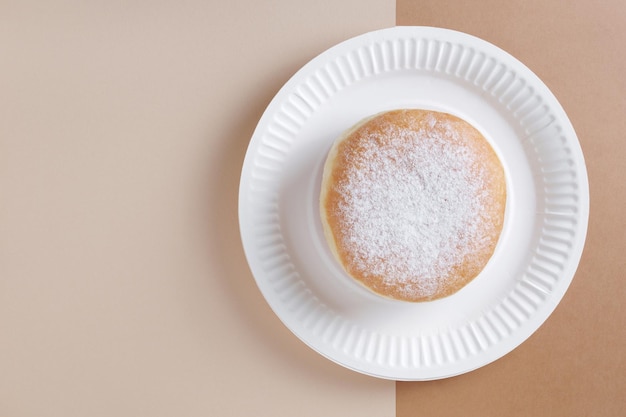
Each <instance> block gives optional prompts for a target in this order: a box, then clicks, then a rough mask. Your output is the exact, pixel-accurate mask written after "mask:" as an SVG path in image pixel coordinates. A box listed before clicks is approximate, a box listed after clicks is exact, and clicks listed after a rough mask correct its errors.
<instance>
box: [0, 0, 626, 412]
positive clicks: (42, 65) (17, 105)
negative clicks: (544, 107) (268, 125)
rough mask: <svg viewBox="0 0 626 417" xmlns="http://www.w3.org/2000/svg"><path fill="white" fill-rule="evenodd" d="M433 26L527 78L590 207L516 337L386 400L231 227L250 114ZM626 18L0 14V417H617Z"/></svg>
mask: <svg viewBox="0 0 626 417" xmlns="http://www.w3.org/2000/svg"><path fill="white" fill-rule="evenodd" d="M394 25H426V26H440V27H446V28H451V29H456V30H460V31H464V32H467V33H470V34H472V35H475V36H478V37H481V38H483V39H485V40H487V41H489V42H492V43H494V44H496V45H497V46H499V47H501V48H503V49H505V50H507V51H508V52H510V53H511V54H512V55H514V56H515V57H517V58H518V59H519V60H521V61H522V62H524V63H525V64H526V65H527V66H528V67H530V68H531V69H532V70H533V71H534V72H535V73H536V74H537V75H538V76H539V77H540V78H541V79H542V80H543V81H544V82H545V83H546V84H547V85H548V87H549V88H550V89H551V90H552V92H553V93H554V94H555V95H556V96H557V98H558V99H559V101H560V102H561V104H562V105H563V107H564V108H565V111H566V112H567V113H568V115H569V117H570V119H571V121H572V123H573V125H574V128H575V129H576V131H577V133H578V136H579V139H580V141H581V144H582V147H583V152H584V153H585V157H586V161H587V168H588V173H589V181H590V190H591V217H590V223H589V233H588V238H587V245H586V248H585V251H584V253H583V257H582V261H581V264H580V267H579V270H578V273H577V274H576V276H575V278H574V281H573V283H572V285H571V287H570V290H569V291H568V293H567V294H566V296H565V298H564V299H563V301H562V302H561V304H560V305H559V307H558V308H557V309H556V311H555V313H554V314H553V315H552V316H551V317H550V319H548V321H547V322H546V323H545V324H544V325H543V326H542V327H541V328H540V329H539V331H537V332H536V333H535V334H534V335H533V336H532V337H531V338H530V339H529V340H528V341H526V342H525V343H524V344H522V345H521V346H520V347H519V348H517V349H516V350H514V351H513V352H512V353H510V354H509V355H507V356H505V357H504V358H503V359H500V360H498V361H496V362H494V363H493V364H490V365H488V366H486V367H484V368H481V369H479V370H477V371H474V372H472V373H469V374H466V375H462V376H459V377H455V378H451V379H446V380H441V381H433V382H421V383H417V382H416V383H407V382H404V383H395V382H393V381H385V380H377V379H374V378H371V377H367V376H363V375H360V374H357V373H354V372H351V371H348V370H346V369H344V368H342V367H340V366H338V365H335V364H333V363H331V362H330V361H328V360H326V359H324V358H322V357H321V356H319V355H318V354H316V353H315V352H313V351H312V350H310V349H309V348H308V347H306V346H305V345H304V344H303V343H301V342H300V341H299V340H298V339H296V337H295V336H293V335H292V334H291V333H290V332H289V331H288V330H287V329H286V328H285V327H284V326H283V325H282V324H281V323H280V321H279V320H278V318H277V317H276V316H275V315H274V314H273V313H272V312H271V310H270V309H269V307H268V306H267V304H266V303H265V301H264V300H263V298H262V296H261V294H260V292H259V291H258V289H257V288H256V285H255V283H254V280H253V278H252V276H251V274H250V271H249V269H248V267H247V264H246V261H245V258H244V254H243V250H242V247H241V242H240V239H239V229H238V223H237V193H238V181H239V173H240V169H241V164H242V162H243V158H244V154H245V150H246V146H247V144H248V141H249V140H250V136H251V135H252V132H253V130H254V127H255V124H256V122H257V121H258V119H259V118H260V116H261V114H262V113H263V110H264V108H265V106H266V105H267V104H268V103H269V101H270V100H271V98H272V97H273V95H274V94H275V93H276V92H277V91H278V89H279V88H280V87H281V85H282V84H283V83H284V82H285V81H286V80H287V79H288V78H289V77H290V76H291V75H292V74H293V73H294V72H295V71H297V70H298V69H299V68H300V67H301V66H302V65H304V64H305V63H306V62H307V61H308V60H309V59H311V58H313V57H314V56H315V55H317V54H319V53H320V52H322V51H324V50H325V49H327V48H328V47H330V46H332V45H334V44H336V43H338V42H340V41H343V40H345V39H348V38H350V37H352V36H355V35H358V34H361V33H363V32H367V31H370V30H375V29H380V28H385V27H391V26H394ZM625 27H626V7H625V6H624V5H623V4H622V2H621V1H618V0H607V1H603V2H591V1H575V2H565V1H558V0H547V1H538V0H524V1H523V0H515V1H510V2H501V1H495V0H482V1H475V2H466V1H460V0H438V1H433V0H412V1H410V0H397V1H394V0H361V1H356V0H332V1H331V0H320V1H303V0H299V1H288V0H268V1H252V0H234V1H222V2H217V1H197V0H196V1H176V2H174V1H132V0H131V1H128V2H119V1H114V2H79V1H61V0H59V1H49V2H46V1H23V2H11V1H0V416H2V417H31V416H63V417H72V416H81V417H82V416H90V417H98V416H120V417H122V416H152V417H156V416H190V417H194V416H218V415H226V416H244V415H260V416H273V417H280V416H295V415H297V416H351V415H358V416H361V417H369V416H372V417H374V416H376V417H383V416H398V417H408V416H504V415H505V416H620V415H623V413H624V412H625V411H624V410H625V409H626V400H625V398H626V396H625V395H624V393H625V392H626V353H625V348H626V309H625V308H624V307H623V305H624V302H625V301H626V290H625V288H626V287H625V286H624V284H623V278H624V277H625V276H626V260H625V259H626V257H625V256H624V253H626V232H625V230H626V217H625V216H624V214H623V213H622V208H623V207H624V206H625V204H626V183H625V182H624V169H623V168H622V167H623V164H624V162H623V161H624V159H625V158H626V142H625V140H624V132H626V117H624V114H626V77H624V74H626V59H625V58H624V55H623V53H622V52H623V47H624V45H626V29H624V28H625Z"/></svg>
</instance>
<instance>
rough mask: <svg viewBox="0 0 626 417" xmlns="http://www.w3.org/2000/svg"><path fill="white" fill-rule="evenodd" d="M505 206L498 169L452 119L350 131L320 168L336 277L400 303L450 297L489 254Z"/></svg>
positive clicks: (438, 116)
mask: <svg viewBox="0 0 626 417" xmlns="http://www.w3.org/2000/svg"><path fill="white" fill-rule="evenodd" d="M505 204H506V184H505V175H504V169H503V168H502V164H501V162H500V160H499V159H498V156H497V155H496V153H495V152H494V150H493V148H492V147H491V146H490V145H489V143H488V142H487V140H486V139H485V138H484V137H483V136H482V135H481V133H480V132H479V131H478V130H476V129H475V128H474V127H473V126H471V125H470V124H469V123H467V122H466V121H464V120H462V119H460V118H458V117H455V116H453V115H450V114H447V113H441V112H435V111H429V110H416V109H405V110H393V111H388V112H384V113H380V114H377V115H374V116H372V117H369V118H366V119H364V120H362V121H361V122H359V123H357V124H356V125H355V126H354V127H352V128H351V129H348V130H347V131H346V132H344V134H343V135H341V136H340V137H339V138H338V139H337V140H336V141H335V143H334V144H333V146H332V148H331V150H330V152H329V154H328V157H327V160H326V164H325V166H324V174H323V180H322V190H321V196H320V211H321V218H322V224H323V227H324V235H325V237H326V240H327V242H328V245H329V247H330V249H331V251H332V253H333V254H334V256H335V258H336V259H337V260H338V262H339V263H340V264H341V266H342V267H343V269H344V270H345V271H346V272H347V273H348V275H350V276H351V277H352V278H354V279H355V280H357V281H359V282H360V283H362V284H363V285H365V286H366V287H367V288H369V289H371V290H372V291H374V292H375V293H377V294H379V295H382V296H385V297H389V298H392V299H397V300H404V301H412V302H418V301H430V300H435V299H439V298H442V297H446V296H449V295H451V294H453V293H455V292H457V291H458V290H459V289H461V288H462V287H463V286H465V285H466V284H467V283H469V282H470V281H471V280H472V279H474V278H475V277H476V276H477V275H478V274H479V273H480V272H481V271H482V270H483V269H484V267H485V265H486V264H487V262H488V261H489V259H490V258H491V256H492V255H493V253H494V250H495V248H496V244H497V242H498V239H499V236H500V233H501V231H502V226H503V223H504V210H505Z"/></svg>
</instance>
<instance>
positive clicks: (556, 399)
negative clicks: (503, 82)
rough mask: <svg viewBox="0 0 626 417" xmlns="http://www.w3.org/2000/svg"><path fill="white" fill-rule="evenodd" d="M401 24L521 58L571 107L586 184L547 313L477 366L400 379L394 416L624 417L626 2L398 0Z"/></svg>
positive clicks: (625, 386)
mask: <svg viewBox="0 0 626 417" xmlns="http://www.w3.org/2000/svg"><path fill="white" fill-rule="evenodd" d="M397 23H398V24H399V25H425V26H440V27H446V28H450V29H456V30H460V31H463V32H467V33H470V34H472V35H475V36H478V37H481V38H483V39H485V40H487V41H490V42H492V43H494V44H496V45H497V46H499V47H501V48H503V49H504V50H506V51H508V52H509V53H511V54H512V55H513V56H515V57H516V58H518V59H519V60H521V61H522V62H524V63H525V64H526V65H527V66H528V67H529V68H530V69H531V70H533V71H534V72H535V73H536V74H537V75H538V76H539V77H540V78H541V79H542V80H543V81H544V82H545V83H546V84H547V85H548V87H549V88H550V89H551V90H552V92H553V93H554V94H555V95H556V97H557V98H558V99H559V101H560V102H561V104H562V105H563V107H564V108H565V111H566V112H567V113H568V115H569V117H570V119H571V121H572V123H573V125H574V128H575V129H576V131H577V134H578V136H579V139H580V142H581V144H582V148H583V152H584V153H585V158H586V162H587V169H588V173H589V183H590V190H591V216H590V223H589V232H588V238H587V243H586V247H585V251H584V253H583V257H582V261H581V264H580V267H579V269H578V272H577V274H576V276H575V278H574V281H573V283H572V285H571V287H570V289H569V291H568V292H567V294H566V295H565V297H564V299H563V301H562V302H561V304H560V305H559V306H558V308H557V309H556V311H555V313H554V314H553V315H552V316H551V317H550V318H549V319H548V321H547V322H546V323H545V324H544V325H543V326H542V327H541V328H540V329H539V331H537V332H536V333H535V334H534V335H533V336H532V337H531V338H530V339H529V340H528V341H526V342H525V343H523V344H522V345H521V346H520V347H519V348H517V349H516V350H514V351H513V352H512V353H510V354H509V355H507V356H505V357H504V358H503V359H500V360H498V361H496V362H494V363H493V364H491V365H488V366H486V367H484V368H482V369H479V370H477V371H475V372H472V373H469V374H466V375H462V376H459V377H455V378H451V379H446V380H442V381H436V382H427V383H397V385H396V389H397V417H409V416H417V415H425V416H429V415H432V416H435V415H436V416H439V417H445V416H466V417H471V416H481V417H488V416H623V415H624V410H626V396H625V395H624V393H626V353H625V350H624V347H625V345H626V309H625V308H624V306H623V303H624V300H625V299H626V289H625V288H626V287H625V286H624V284H623V278H624V274H625V273H626V272H625V271H626V257H625V256H624V253H626V232H625V230H626V217H625V216H624V215H623V213H622V211H623V208H624V207H625V206H626V183H625V182H624V168H623V164H624V160H626V142H625V141H624V132H625V131H626V117H624V115H625V114H626V77H624V74H626V55H624V54H623V53H622V51H623V48H624V45H626V30H625V29H624V28H625V27H626V7H624V4H623V2H622V1H619V0H610V1H602V2H583V1H577V2H563V1H540V0H515V1H510V2H502V1H496V0H484V1H481V2H467V1H461V0H436V1H434V0H424V1H410V0H398V2H397Z"/></svg>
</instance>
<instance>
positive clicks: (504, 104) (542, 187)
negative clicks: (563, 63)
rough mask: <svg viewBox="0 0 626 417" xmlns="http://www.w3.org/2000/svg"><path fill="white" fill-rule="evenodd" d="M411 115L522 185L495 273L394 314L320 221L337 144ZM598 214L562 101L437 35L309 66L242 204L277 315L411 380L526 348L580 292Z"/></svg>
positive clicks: (371, 370)
mask: <svg viewBox="0 0 626 417" xmlns="http://www.w3.org/2000/svg"><path fill="white" fill-rule="evenodd" d="M396 108H427V109H434V110H440V111H445V112H448V113H452V114H455V115H457V116H459V117H461V118H463V119H465V120H467V121H469V122H470V123H472V124H473V125H474V126H476V127H477V128H478V129H479V130H480V131H482V133H483V134H484V135H485V136H486V137H487V139H488V140H489V141H490V142H491V143H492V145H493V147H494V149H495V150H496V152H497V153H498V154H499V156H500V158H501V160H502V161H503V164H504V166H505V170H506V173H507V187H508V200H507V211H506V216H505V226H504V230H503V233H502V236H501V239H500V242H499V244H498V247H497V248H496V252H495V254H494V256H493V258H492V260H491V261H490V263H489V264H488V265H487V267H486V268H485V270H484V271H483V272H482V273H481V274H480V275H479V276H478V277H477V278H476V279H474V280H473V281H472V282H471V283H470V284H469V285H467V286H466V287H465V288H463V289H462V290H461V291H459V292H458V293H456V294H454V295H452V296H450V297H447V298H445V299H442V300H438V301H433V302H427V303H417V304H412V303H406V302H400V301H393V300H388V299H385V298H382V297H379V296H376V295H374V294H372V293H370V292H369V291H368V290H366V289H364V288H363V287H362V286H361V285H359V284H357V283H355V282H353V281H352V280H351V279H350V278H349V277H347V276H346V275H345V274H344V273H343V272H342V270H341V268H340V267H339V266H338V265H337V264H336V263H335V261H334V259H333V257H332V255H331V253H330V252H329V250H328V248H327V246H326V242H325V240H324V236H323V232H322V228H321V223H320V220H319V216H318V213H319V212H318V196H319V191H320V180H321V172H322V167H323V163H324V160H325V158H326V153H327V151H328V149H329V148H330V146H331V144H332V142H333V141H334V140H335V138H336V137H337V136H338V135H339V134H340V133H341V132H342V131H343V130H345V129H346V128H348V127H350V126H352V125H353V124H354V123H355V122H357V121H359V120H360V119H362V118H363V117H365V116H368V115H371V114H373V113H377V112H380V111H383V110H390V109H396ZM588 213H589V191H588V183H587V173H586V169H585V163H584V159H583V155H582V152H581V149H580V145H579V143H578V140H577V138H576V134H575V132H574V129H573V128H572V126H571V124H570V122H569V120H568V118H567V116H566V114H565V112H564V111H563V109H562V108H561V106H560V105H559V103H558V102H557V100H556V99H555V97H554V96H553V95H552V94H551V93H550V91H549V90H548V88H547V87H546V86H545V85H544V84H543V83H542V82H541V81H540V80H539V79H538V78H537V77H536V76H535V75H534V74H533V73H532V72H531V71H530V70H529V69H528V68H526V67H525V66H524V65H523V64H521V63H520V62H519V61H517V60H516V59H515V58H513V57H512V56H510V55H509V54H507V53H506V52H504V51H502V50H501V49H499V48H497V47H495V46H493V45H491V44H489V43H487V42H485V41H483V40H480V39H477V38H475V37H472V36H469V35H466V34H463V33H459V32H454V31H450V30H444V29H438V28H430V27H395V28H391V29H385V30H380V31H376V32H371V33H367V34H364V35H361V36H358V37H356V38H353V39H350V40H348V41H346V42H343V43H341V44H339V45H337V46H335V47H333V48H331V49H329V50H327V51H326V52H324V53H322V54H321V55H319V56H318V57H316V58H315V59H313V60H312V61H311V62H309V63H308V64H307V65H305V66H304V67H303V68H302V69H301V70H300V71H299V72H298V73H296V74H295V75H294V76H293V77H292V78H291V79H290V80H289V81H288V82H287V83H286V84H285V85H284V87H283V88H282V89H281V90H280V91H279V93H278V94H277V95H276V97H275V98H274V100H273V101H272V102H271V103H270V105H269V106H268V108H267V110H266V111H265V113H264V115H263V117H262V118H261V120H260V121H259V124H258V126H257V128H256V131H255V132H254V135H253V137H252V140H251V142H250V145H249V148H248V152H247V154H246V158H245V162H244V166H243V171H242V174H241V183H240V190H239V220H240V227H241V236H242V240H243V246H244V249H245V252H246V256H247V258H248V262H249V264H250V268H251V270H252V273H253V275H254V277H255V279H256V282H257V284H258V286H259V288H260V290H261V292H262V293H263V295H264V296H265V298H266V300H267V302H268V303H269V304H270V306H271V308H272V309H273V310H274V312H275V313H276V314H277V316H278V317H279V318H280V319H281V320H282V321H283V323H284V324H285V325H286V326H287V327H288V328H289V329H291V331H292V332H293V333H294V334H295V335H297V336H298V337H299V338H300V339H301V340H303V341H304V342H305V343H306V344H308V345H309V346H310V347H311V348H313V349H315V350H316V351H317V352H319V353H320V354H322V355H324V356H326V357H327V358H329V359H331V360H333V361H335V362H337V363H339V364H341V365H343V366H345V367H347V368H350V369H353V370H355V371H358V372H362V373H364V374H368V375H373V376H376V377H381V378H388V379H395V380H429V379H437V378H444V377H449V376H453V375H458V374H461V373H464V372H468V371H470V370H473V369H476V368H478V367H480V366H483V365H486V364H488V363H490V362H492V361H494V360H496V359H498V358H500V357H501V356H503V355H505V354H506V353H508V352H510V351H511V350H512V349H514V348H515V347H516V346H518V345H519V344H520V343H522V342H523V341H524V340H526V339H527V338H528V337H529V336H530V335H531V334H532V333H533V332H534V331H535V330H537V328H538V327H539V326H540V325H541V324H542V323H543V322H544V321H545V320H546V319H547V318H548V316H549V315H550V314H551V313H552V311H553V310H554V309H555V308H556V306H557V304H558V303H559V301H560V300H561V298H562V297H563V295H564V293H565V291H566V290H567V288H568V286H569V284H570V282H571V280H572V277H573V275H574V272H575V270H576V267H577V265H578V262H579V260H580V256H581V253H582V248H583V244H584V240H585V235H586V230H587V221H588Z"/></svg>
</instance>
